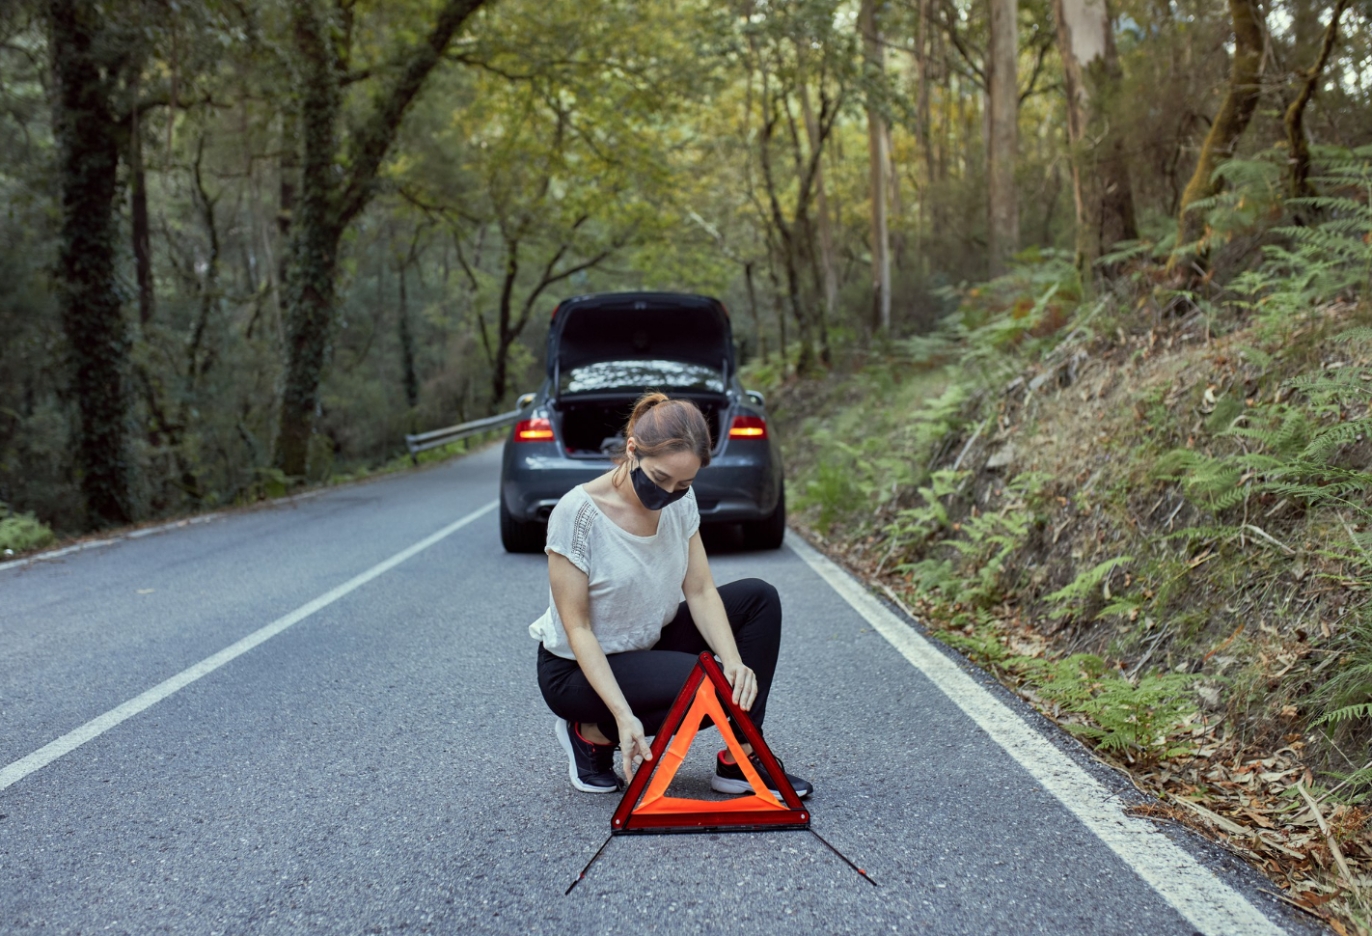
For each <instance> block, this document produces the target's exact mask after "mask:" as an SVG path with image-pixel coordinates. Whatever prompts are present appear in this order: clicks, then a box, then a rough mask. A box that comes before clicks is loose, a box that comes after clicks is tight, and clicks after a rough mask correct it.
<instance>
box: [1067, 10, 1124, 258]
mask: <svg viewBox="0 0 1372 936" xmlns="http://www.w3.org/2000/svg"><path fill="white" fill-rule="evenodd" d="M1053 16H1054V19H1056V20H1057V27H1058V52H1059V54H1060V56H1061V58H1062V64H1063V75H1064V78H1065V83H1066V90H1067V136H1068V140H1069V142H1070V144H1071V148H1072V154H1071V155H1072V159H1071V166H1072V195H1073V199H1074V201H1075V204H1076V215H1077V226H1076V232H1077V233H1076V244H1077V268H1078V270H1080V271H1081V279H1082V284H1083V285H1089V284H1090V282H1091V271H1092V268H1093V266H1094V264H1095V262H1096V260H1097V259H1098V258H1099V257H1100V256H1101V255H1102V254H1103V253H1105V252H1106V251H1107V250H1109V249H1110V248H1111V247H1112V246H1113V245H1114V244H1115V243H1117V242H1119V241H1122V240H1133V239H1134V238H1136V237H1138V226H1137V224H1136V222H1135V220H1134V192H1133V186H1132V185H1131V184H1130V180H1129V165H1128V162H1127V160H1126V157H1125V152H1124V139H1123V136H1122V135H1121V134H1120V133H1119V131H1118V127H1119V126H1120V121H1119V120H1118V119H1116V120H1110V119H1109V117H1108V114H1109V112H1110V105H1111V103H1112V102H1113V101H1114V100H1115V98H1116V96H1117V94H1118V91H1119V86H1120V82H1121V80H1122V78H1123V72H1122V71H1121V69H1120V63H1119V55H1118V53H1117V52H1116V50H1115V37H1114V31H1113V29H1112V27H1111V20H1110V10H1109V7H1108V6H1107V5H1106V2H1105V0H1053Z"/></svg>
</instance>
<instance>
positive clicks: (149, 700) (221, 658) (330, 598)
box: [0, 501, 500, 790]
mask: <svg viewBox="0 0 1372 936" xmlns="http://www.w3.org/2000/svg"><path fill="white" fill-rule="evenodd" d="M498 503H500V502H499V501H491V502H490V503H489V504H487V505H486V506H485V507H482V508H481V509H480V510H474V511H472V512H471V513H469V514H467V516H465V517H463V518H462V519H461V520H455V521H453V522H452V523H450V524H448V525H447V526H445V527H444V528H443V529H441V530H439V531H438V532H437V533H435V534H433V535H432V536H426V537H425V538H424V539H422V540H420V541H419V542H417V543H415V544H414V545H413V546H410V547H409V548H407V549H402V550H401V551H400V552H398V553H396V554H395V555H394V556H392V557H391V558H389V559H387V560H385V561H384V562H379V563H377V564H376V565H374V566H372V567H371V568H370V569H368V570H367V571H366V572H363V573H362V574H361V575H357V576H354V577H353V578H350V579H348V580H347V581H346V582H344V583H343V584H342V585H339V586H338V587H337V588H335V589H333V590H331V591H327V592H325V593H324V594H322V595H320V596H319V597H318V598H316V599H314V600H313V601H310V602H307V603H306V604H303V605H301V606H300V607H298V608H296V609H295V610H294V611H292V612H291V613H290V614H287V615H286V616H285V617H279V618H277V619H276V620H275V621H272V622H271V623H270V624H268V625H267V626H265V627H262V628H259V629H258V630H255V631H253V632H252V633H251V634H249V635H248V636H246V637H244V638H243V639H242V640H240V641H238V642H237V643H234V644H230V645H229V646H227V647H225V648H224V649H223V650H220V651H219V652H218V653H216V654H214V655H213V656H209V657H206V658H205V659H203V660H201V661H200V662H199V663H196V664H195V665H194V666H190V667H187V668H186V669H184V670H182V671H181V672H179V673H177V674H176V675H175V676H173V677H171V678H170V679H167V680H165V681H163V682H160V683H158V684H157V685H156V686H153V687H152V688H151V689H149V690H148V691H147V692H144V693H142V694H141V695H138V696H135V697H134V698H132V699H129V701H127V702H125V703H124V704H123V705H119V706H116V707H115V708H112V709H110V710H109V711H108V712H106V713H105V714H103V715H100V716H98V717H96V718H92V719H91V720H90V721H88V722H86V723H85V724H84V725H82V726H81V727H80V728H77V729H75V730H73V731H69V732H67V733H66V734H64V735H62V737H60V738H58V739H56V740H55V741H51V742H49V743H48V744H45V745H44V746H43V747H41V748H39V749H38V750H36V751H34V752H33V753H32V754H30V755H28V756H27V757H21V758H20V759H19V760H17V761H15V762H14V763H12V764H9V765H8V766H6V767H5V768H4V769H2V770H0V790H3V789H5V788H6V787H8V786H11V785H13V784H15V783H18V782H19V781H20V780H22V779H24V778H25V777H27V776H28V775H29V774H31V773H33V772H34V771H35V770H41V769H42V768H44V767H46V766H47V765H48V764H51V763H52V762H53V761H55V760H57V759H58V758H59V757H61V756H63V755H64V754H70V753H71V752H72V751H74V750H76V749H77V748H79V747H80V746H81V745H83V744H85V743H86V742H87V741H90V740H91V739H93V738H98V737H100V735H102V734H104V733H105V732H107V731H109V730H110V729H111V728H113V727H114V726H115V725H117V724H119V723H120V722H122V721H124V720H125V719H128V718H132V717H133V716H135V715H137V714H138V713H139V712H141V711H143V710H144V709H146V708H149V707H150V706H153V705H156V704H157V703H158V702H161V701H162V700H163V699H165V698H167V696H169V695H171V694H172V693H174V692H177V691H178V690H181V689H184V688H185V687H186V686H189V685H190V684H191V683H193V682H195V681H196V680H197V679H200V678H201V677H202V676H207V675H209V674H210V673H213V672H214V671H215V670H217V669H219V667H221V666H223V665H224V664H225V663H228V662H230V661H231V660H235V659H237V658H238V657H240V656H242V655H243V654H245V653H247V652H248V651H249V650H251V649H252V648H253V647H256V646H257V645H258V644H261V643H264V642H266V641H268V640H270V639H272V638H273V637H275V636H276V635H277V634H279V633H281V632H282V631H284V630H286V629H287V628H288V627H290V626H292V625H293V624H299V623H300V622H301V621H303V620H305V618H307V617H309V616H310V615H312V614H314V613H315V612H316V611H319V610H321V609H323V608H326V607H328V606H329V605H331V604H333V603H334V602H335V601H337V600H338V599H340V598H342V597H343V596H344V595H346V594H348V593H349V592H352V591H355V590H357V589H359V588H361V587H362V586H363V585H366V584H367V583H368V582H370V581H371V580H372V579H374V578H376V577H377V576H379V575H384V574H385V573H387V572H389V571H390V570H391V569H394V568H395V567H396V566H398V565H400V563H402V562H404V561H405V560H406V559H409V558H411V557H413V556H416V555H418V554H419V553H421V552H423V551H424V550H426V549H428V548H429V547H430V546H432V545H434V544H435V543H437V542H439V541H440V540H443V539H445V538H447V537H449V536H451V535H452V534H454V533H456V532H457V531H458V530H460V529H462V528H463V527H464V526H466V525H467V524H469V523H471V522H472V521H474V520H477V519H480V518H481V517H483V516H485V515H486V514H488V513H490V512H491V511H492V510H494V509H495V508H496V505H497V504H498Z"/></svg>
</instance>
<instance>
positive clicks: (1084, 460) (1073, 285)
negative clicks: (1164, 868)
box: [752, 148, 1372, 932]
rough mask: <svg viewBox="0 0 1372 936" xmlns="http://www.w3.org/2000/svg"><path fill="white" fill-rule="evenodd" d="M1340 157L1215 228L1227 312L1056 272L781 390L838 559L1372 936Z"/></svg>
mask: <svg viewBox="0 0 1372 936" xmlns="http://www.w3.org/2000/svg"><path fill="white" fill-rule="evenodd" d="M1322 155H1323V157H1324V160H1325V162H1324V165H1325V166H1326V174H1325V176H1324V178H1322V179H1321V180H1320V187H1321V191H1322V192H1323V193H1324V194H1323V195H1322V196H1321V197H1319V198H1306V199H1301V200H1299V201H1296V202H1283V199H1282V193H1281V190H1280V187H1279V185H1277V184H1276V181H1277V174H1276V172H1275V167H1274V166H1273V165H1272V164H1271V163H1270V162H1256V163H1252V164H1248V165H1244V166H1239V167H1235V168H1236V169H1237V170H1238V171H1237V172H1236V173H1235V175H1236V176H1237V175H1240V174H1242V175H1243V176H1244V181H1243V183H1242V184H1241V185H1238V186H1236V187H1235V188H1234V189H1232V190H1231V191H1230V195H1229V197H1227V198H1226V199H1223V200H1219V201H1216V202H1214V203H1212V204H1211V205H1210V206H1209V215H1210V218H1209V229H1210V230H1211V231H1212V232H1216V234H1215V247H1216V249H1215V252H1214V254H1213V255H1212V256H1211V258H1210V259H1211V261H1212V263H1213V267H1212V269H1215V270H1219V271H1221V274H1222V275H1223V276H1224V281H1223V284H1222V285H1221V282H1220V280H1219V279H1218V278H1214V279H1211V280H1210V281H1209V282H1206V283H1203V284H1200V285H1197V286H1194V287H1189V288H1179V287H1178V286H1177V285H1176V281H1175V280H1174V279H1172V278H1170V277H1169V274H1168V273H1167V270H1166V268H1165V266H1164V261H1165V259H1166V257H1165V255H1159V256H1157V257H1155V256H1154V253H1155V248H1154V247H1153V246H1152V245H1150V244H1148V243H1145V242H1139V243H1136V244H1131V245H1125V247H1124V248H1123V249H1121V250H1120V251H1118V252H1117V253H1116V254H1115V255H1113V256H1108V257H1106V258H1104V259H1103V262H1104V263H1107V264H1109V263H1115V264H1121V265H1122V267H1123V269H1122V273H1121V275H1120V276H1119V277H1117V278H1116V279H1115V280H1114V281H1113V285H1112V286H1111V287H1110V288H1109V290H1108V291H1106V292H1104V293H1102V294H1099V295H1095V296H1084V295H1083V293H1082V289H1081V283H1080V281H1079V279H1078V277H1077V274H1076V271H1075V269H1074V267H1073V265H1072V263H1071V262H1069V260H1068V258H1066V257H1064V256H1062V255H1059V254H1056V253H1053V252H1049V251H1031V252H1028V253H1025V254H1022V255H1021V256H1020V258H1019V260H1018V262H1017V264H1016V265H1015V266H1014V268H1013V269H1012V271H1011V272H1010V273H1008V274H1007V275H1005V276H1003V277H1000V278H998V279H995V280H992V281H991V282H989V283H985V284H982V285H978V286H974V287H967V288H961V289H950V290H948V291H947V293H946V298H947V301H948V303H949V307H950V310H951V311H950V313H949V314H948V316H947V317H946V318H945V319H944V320H943V322H942V324H941V325H940V327H939V328H938V329H937V330H936V331H934V332H933V333H932V334H930V335H925V336H920V337H917V338H913V339H910V340H908V341H904V342H893V343H892V344H891V345H890V347H889V348H887V349H885V350H884V351H883V352H881V353H870V354H865V355H856V356H854V357H853V358H852V359H851V361H850V362H849V367H848V368H847V369H846V370H845V371H844V372H842V373H837V372H836V373H835V374H834V375H833V376H832V377H831V378H830V379H829V380H827V381H824V382H811V383H804V382H790V383H786V384H779V383H778V384H776V385H774V386H773V387H772V388H771V389H772V393H773V399H774V406H775V407H776V408H777V410H778V413H779V418H780V419H781V420H782V421H783V438H784V439H785V440H786V445H787V450H788V451H787V457H788V472H789V473H790V474H791V477H792V491H793V492H794V494H793V496H792V517H793V520H794V521H796V522H797V523H798V524H799V525H800V526H801V528H802V529H803V530H804V531H805V532H806V533H807V534H808V535H809V536H810V537H811V538H812V539H813V540H814V541H815V542H816V543H817V544H819V545H821V546H823V547H824V548H825V549H827V551H828V552H829V553H830V554H831V555H834V556H837V557H839V558H841V559H842V560H843V561H845V562H846V563H847V564H848V565H849V567H850V568H852V569H854V570H855V571H857V572H858V573H860V574H861V575H862V576H864V577H865V578H866V579H867V580H869V581H870V582H872V583H873V584H874V585H875V586H876V587H878V588H879V589H880V590H881V591H883V592H884V593H885V594H886V595H887V596H888V597H889V598H890V599H891V600H893V601H895V602H897V603H899V604H901V605H903V606H905V607H906V608H908V609H909V610H910V611H911V613H913V614H914V615H915V616H916V617H917V618H918V619H919V620H920V621H921V622H923V623H924V624H925V626H926V627H928V629H929V630H930V632H931V633H932V634H933V635H934V636H936V637H938V638H939V639H941V640H943V641H945V642H946V643H948V644H950V645H952V646H953V647H956V648H957V649H958V650H960V651H962V652H964V653H966V654H967V655H968V656H970V657H971V658H973V659H974V660H976V661H977V662H979V663H981V664H982V665H984V666H986V667H987V668H988V669H990V670H991V671H992V672H993V673H995V674H996V675H997V676H999V677H1000V678H1001V679H1002V680H1003V681H1004V682H1005V683H1006V684H1007V685H1009V686H1012V687H1013V688H1014V689H1015V690H1016V691H1017V692H1018V693H1019V694H1020V695H1021V696H1023V697H1024V698H1025V699H1027V700H1028V701H1029V702H1031V703H1032V704H1034V705H1035V706H1036V707H1037V708H1038V709H1039V710H1040V711H1042V712H1044V713H1045V714H1046V715H1048V716H1049V717H1050V718H1052V719H1053V720H1054V721H1056V722H1057V723H1058V724H1059V725H1061V726H1062V727H1063V728H1065V729H1066V730H1067V731H1069V732H1071V733H1072V734H1073V735H1076V736H1077V737H1079V738H1081V739H1082V740H1084V741H1085V742H1087V743H1088V744H1089V745H1091V746H1092V747H1093V748H1094V749H1095V751H1096V752H1097V754H1098V755H1099V756H1100V757H1102V758H1103V759H1105V760H1107V761H1108V762H1110V763H1112V764H1114V765H1116V766H1118V767H1119V768H1121V769H1124V770H1127V771H1128V772H1129V773H1130V775H1131V776H1133V777H1134V779H1135V781H1136V782H1137V783H1138V784H1139V785H1140V786H1141V787H1142V788H1144V789H1147V790H1149V791H1150V792H1152V793H1155V794H1157V795H1158V797H1159V798H1160V799H1161V803H1162V805H1161V806H1160V807H1153V808H1150V809H1149V810H1147V812H1148V814H1150V815H1155V816H1157V817H1158V818H1168V819H1174V820H1177V821H1181V822H1184V823H1186V824H1188V825H1192V826H1195V827H1198V828H1201V829H1203V830H1204V831H1206V832H1208V833H1210V834H1212V835H1214V836H1216V837H1218V838H1219V839H1220V840H1221V841H1223V842H1224V843H1225V844H1226V845H1227V846H1228V847H1229V848H1231V849H1232V850H1233V851H1235V852H1237V853H1238V854H1240V855H1242V856H1244V857H1245V858H1247V859H1248V860H1249V861H1251V862H1252V863H1253V864H1254V865H1256V866H1258V867H1259V868H1261V869H1262V870H1264V871H1265V872H1267V873H1268V874H1270V875H1271V876H1272V877H1273V878H1274V880H1275V881H1277V883H1279V884H1280V885H1281V886H1282V888H1283V894H1284V896H1285V898H1286V899H1288V900H1290V901H1292V902H1294V903H1295V904H1297V905H1299V906H1301V907H1303V908H1305V909H1306V910H1308V911H1310V912H1311V913H1313V914H1315V915H1316V916H1320V917H1321V918H1323V919H1327V920H1329V922H1330V923H1331V925H1333V926H1334V927H1335V928H1336V929H1339V928H1345V929H1348V930H1349V931H1353V930H1357V931H1359V932H1367V931H1368V928H1369V919H1372V915H1369V908H1370V906H1372V905H1370V904H1369V894H1370V892H1369V884H1372V880H1370V879H1369V877H1370V876H1372V824H1369V819H1372V801H1369V795H1372V746H1369V741H1372V473H1369V472H1370V463H1372V307H1370V306H1369V303H1368V299H1367V296H1368V285H1369V276H1372V209H1369V202H1370V199H1369V195H1370V194H1372V148H1369V149H1363V150H1361V151H1357V152H1349V151H1341V152H1340V151H1326V152H1324V153H1323V154H1322ZM1239 206H1243V207H1242V208H1240V207H1239ZM1297 215H1299V216H1300V217H1301V223H1300V224H1299V225H1297V224H1293V223H1292V219H1293V217H1296V216H1297ZM1274 219H1275V220H1274ZM752 376H754V377H755V378H756V379H758V380H766V379H767V378H768V377H769V374H768V373H767V372H766V371H765V370H761V369H759V370H755V371H754V372H753V374H752Z"/></svg>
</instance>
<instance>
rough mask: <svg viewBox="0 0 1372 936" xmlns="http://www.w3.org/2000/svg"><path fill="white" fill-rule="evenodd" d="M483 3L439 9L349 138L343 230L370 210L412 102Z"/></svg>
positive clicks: (451, 0) (456, 2) (459, 0)
mask: <svg viewBox="0 0 1372 936" xmlns="http://www.w3.org/2000/svg"><path fill="white" fill-rule="evenodd" d="M483 3H484V0H448V2H447V3H445V4H444V5H443V8H442V9H441V10H440V11H439V13H438V17H437V19H436V20H435V21H434V26H433V29H432V30H431V31H430V32H429V35H428V37H427V38H426V39H425V40H424V41H423V42H420V43H416V44H415V45H412V46H410V47H409V48H407V49H405V50H404V51H403V52H401V53H399V54H398V55H397V56H396V59H395V65H396V70H397V74H396V77H395V80H394V82H393V83H392V84H391V86H390V88H389V89H388V90H387V91H384V92H382V93H381V94H378V95H377V97H376V98H375V99H374V101H373V105H372V107H371V108H370V112H369V113H368V114H367V116H366V117H365V118H364V119H363V121H362V123H361V124H360V125H359V126H357V127H355V128H354V132H353V133H352V134H351V135H350V138H349V146H348V149H347V159H346V165H347V166H348V169H349V172H348V183H347V185H346V186H345V187H344V189H343V192H342V196H341V198H340V199H339V205H338V222H339V224H340V226H346V225H347V224H348V223H349V222H350V221H352V219H353V218H355V217H357V215H358V213H359V212H360V211H361V210H362V209H363V208H364V207H366V204H367V202H368V200H369V199H370V198H371V195H372V193H373V191H374V189H375V186H376V176H377V172H378V171H379V170H380V168H381V161H382V160H383V159H385V158H386V153H387V151H388V150H389V149H390V147H391V143H392V142H393V141H394V140H395V134H396V130H397V129H398V128H399V127H400V120H401V118H402V117H404V116H405V111H406V110H408V109H409V107H410V104H411V103H413V102H414V99H415V96H416V95H417V94H418V93H419V89H420V88H421V87H422V86H423V84H424V80H425V79H426V78H428V76H429V72H431V71H433V69H434V66H436V65H437V64H438V62H439V60H440V59H441V58H442V57H443V53H444V51H445V50H446V49H447V47H448V43H449V42H451V41H452V38H453V36H454V35H455V34H456V33H457V31H458V30H459V29H460V28H461V27H462V24H463V23H465V22H466V21H467V19H468V18H469V17H470V16H471V15H472V14H473V13H475V12H476V11H477V10H478V9H480V7H481V5H482V4H483Z"/></svg>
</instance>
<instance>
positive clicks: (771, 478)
mask: <svg viewBox="0 0 1372 936" xmlns="http://www.w3.org/2000/svg"><path fill="white" fill-rule="evenodd" d="M513 448H518V449H521V450H522V451H520V452H518V453H516V452H513V451H511V449H513ZM534 448H535V445H531V444H529V443H513V442H509V443H506V450H505V462H506V464H505V470H504V471H503V472H502V478H503V481H502V484H501V496H502V497H503V498H504V500H505V507H506V509H507V510H508V511H509V512H510V515H511V516H512V517H513V518H514V519H516V520H519V521H522V522H530V521H539V522H543V521H546V520H547V519H548V514H550V513H552V510H553V507H555V506H556V505H557V502H558V501H559V500H561V499H562V495H564V494H566V493H567V492H568V491H570V490H571V489H572V488H574V487H576V486H577V485H578V484H585V483H586V482H587V481H590V480H592V479H593V478H596V477H599V476H600V475H602V474H604V473H605V472H607V471H609V470H610V469H611V468H613V467H614V463H613V462H612V461H610V460H609V459H599V458H595V459H579V458H578V459H572V458H567V457H565V456H563V455H561V454H560V453H559V452H557V450H556V449H555V448H554V447H552V446H546V447H545V446H542V445H539V446H537V448H539V449H542V450H543V451H542V452H535V451H533V449H534ZM549 449H551V450H552V451H551V452H550V451H549ZM780 483H781V472H780V471H779V470H777V469H776V468H775V467H774V466H773V465H772V464H771V463H770V459H769V460H768V463H766V464H761V463H759V459H758V458H757V457H756V454H749V455H734V456H730V455H729V453H728V452H725V453H724V454H723V455H720V456H718V457H716V458H715V459H714V460H713V461H711V463H710V465H709V467H708V468H704V469H702V470H701V472H700V474H699V475H698V476H697V477H696V480H695V482H694V485H693V486H694V487H695V491H696V504H697V506H698V507H699V509H700V520H701V522H702V523H738V522H742V521H748V520H760V519H762V518H763V517H766V516H769V515H770V514H771V513H772V511H773V510H775V509H776V502H777V494H778V492H779V490H780Z"/></svg>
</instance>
